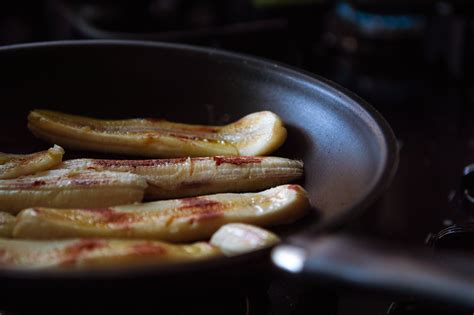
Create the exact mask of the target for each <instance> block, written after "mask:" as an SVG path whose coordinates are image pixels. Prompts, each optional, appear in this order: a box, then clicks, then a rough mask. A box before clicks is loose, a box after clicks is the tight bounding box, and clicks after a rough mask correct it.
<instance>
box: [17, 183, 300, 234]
mask: <svg viewBox="0 0 474 315" xmlns="http://www.w3.org/2000/svg"><path fill="white" fill-rule="evenodd" d="M308 208H309V200H308V197H307V193H306V191H305V190H304V189H303V188H302V187H301V186H299V185H282V186H278V187H275V188H271V189H268V190H265V191H262V192H258V193H241V194H230V193H228V194H216V195H208V196H200V197H193V198H183V199H175V200H165V201H155V202H149V203H143V204H134V205H126V206H118V207H109V208H99V209H50V208H40V207H37V208H31V209H26V210H23V211H21V212H20V213H19V214H18V216H17V220H16V224H15V226H14V229H13V237H15V238H28V239H59V238H75V237H100V238H134V239H158V240H162V241H169V242H188V241H196V240H203V239H207V238H209V237H210V236H211V235H212V234H213V233H214V232H216V231H217V230H218V229H219V228H220V227H221V226H222V225H224V224H227V223H248V224H254V225H258V226H271V225H278V224H288V223H292V222H294V221H295V220H297V219H299V218H301V217H302V216H304V215H305V214H306V211H307V210H308Z"/></svg>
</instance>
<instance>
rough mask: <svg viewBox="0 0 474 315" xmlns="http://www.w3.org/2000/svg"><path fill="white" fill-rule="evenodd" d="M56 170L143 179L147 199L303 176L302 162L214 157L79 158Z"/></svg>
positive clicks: (247, 187) (235, 188)
mask: <svg viewBox="0 0 474 315" xmlns="http://www.w3.org/2000/svg"><path fill="white" fill-rule="evenodd" d="M59 168H64V169H72V170H78V171H79V170H97V171H103V170H107V171H114V172H130V173H134V174H137V175H141V176H144V177H145V178H146V180H147V183H148V188H147V189H146V191H145V194H146V197H147V198H148V199H171V198H181V197H190V196H198V195H206V194H213V193H222V192H244V191H256V190H261V189H266V188H270V187H274V186H278V185H281V184H286V183H288V182H291V181H293V180H296V179H298V178H300V177H302V176H303V162H301V161H297V160H290V159H285V158H279V157H250V156H242V157H239V156H230V157H226V156H216V157H198V158H178V159H161V160H94V159H78V160H70V161H65V162H64V163H62V164H61V165H60V166H59Z"/></svg>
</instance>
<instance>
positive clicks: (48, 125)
mask: <svg viewBox="0 0 474 315" xmlns="http://www.w3.org/2000/svg"><path fill="white" fill-rule="evenodd" d="M28 127H29V129H30V130H31V131H32V132H33V134H35V135H36V136H37V137H39V138H41V139H45V140H47V141H50V142H53V143H58V144H60V145H63V146H65V147H67V148H74V149H81V150H91V151H99V152H106V153H120V154H130V155H136V156H147V157H165V158H168V157H183V156H214V155H245V156H251V155H267V154H270V153H271V152H273V151H275V150H276V149H277V148H278V147H280V145H282V144H283V142H284V141H285V139H286V134H287V133H286V129H285V127H284V126H283V122H282V121H281V119H280V118H279V117H278V116H277V115H275V114H274V113H272V112H268V111H263V112H257V113H253V114H249V115H247V116H245V117H243V118H242V119H240V120H238V121H236V122H234V123H231V124H228V125H225V126H203V125H189V124H182V123H175V122H169V121H166V120H158V119H126V120H101V119H94V118H88V117H82V116H76V115H69V114H64V113H60V112H55V111H49V110H34V111H32V112H31V113H30V114H29V116H28Z"/></svg>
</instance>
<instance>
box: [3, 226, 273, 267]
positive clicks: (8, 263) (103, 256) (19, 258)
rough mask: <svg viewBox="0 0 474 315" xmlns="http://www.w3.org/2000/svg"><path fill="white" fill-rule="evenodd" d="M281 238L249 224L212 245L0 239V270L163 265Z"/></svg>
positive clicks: (225, 232)
mask: <svg viewBox="0 0 474 315" xmlns="http://www.w3.org/2000/svg"><path fill="white" fill-rule="evenodd" d="M276 242H278V237H277V236H275V235H274V234H272V233H270V232H268V231H265V230H263V229H260V228H257V227H253V226H250V225H246V224H230V225H225V226H223V227H221V228H220V229H219V231H218V232H217V233H216V234H215V235H214V236H213V237H212V240H211V243H206V242H199V243H194V244H186V245H175V244H169V243H165V242H160V241H144V240H136V241H135V240H106V239H75V240H63V241H23V240H2V239H0V268H2V267H3V268H5V267H6V268H23V269H41V268H51V267H63V268H85V267H111V266H134V265H144V264H154V265H164V264H177V263H186V262H192V261H199V260H203V259H209V258H213V257H218V256H222V254H224V255H236V254H242V253H246V252H248V251H253V250H258V249H261V248H264V247H268V246H271V245H273V244H275V243H276Z"/></svg>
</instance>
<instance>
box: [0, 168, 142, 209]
mask: <svg viewBox="0 0 474 315" xmlns="http://www.w3.org/2000/svg"><path fill="white" fill-rule="evenodd" d="M146 187H147V183H146V180H145V179H144V178H143V177H141V176H138V175H135V174H129V173H121V172H96V171H93V170H90V171H85V170H82V171H80V172H78V171H75V170H68V169H64V170H50V171H45V172H42V173H38V174H35V175H31V176H23V177H19V178H15V179H4V180H0V211H6V212H10V213H17V212H19V211H20V210H22V209H26V208H30V207H54V208H64V207H108V206H116V205H121V204H129V203H133V202H139V201H141V200H142V198H143V195H144V191H145V189H146Z"/></svg>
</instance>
